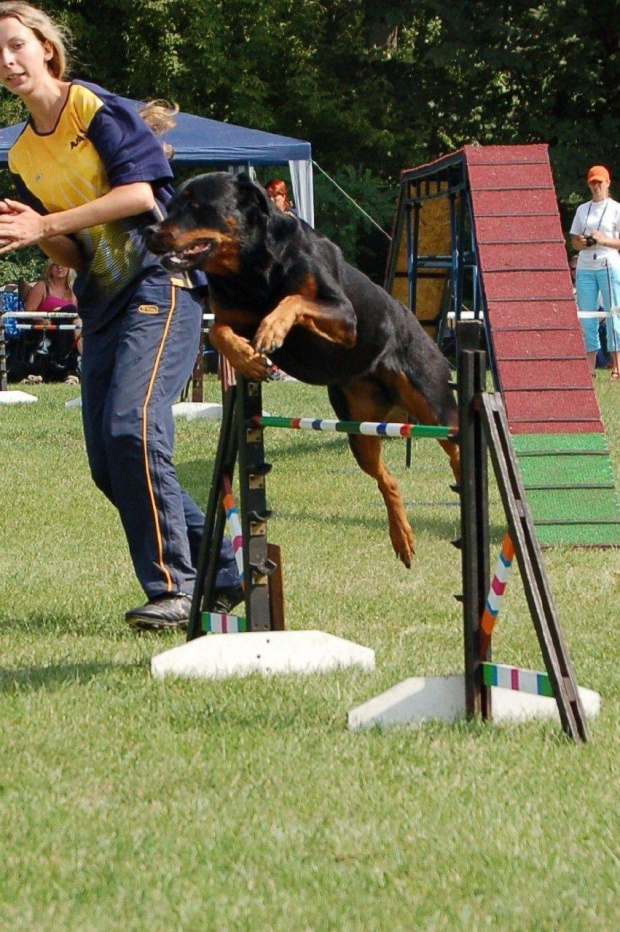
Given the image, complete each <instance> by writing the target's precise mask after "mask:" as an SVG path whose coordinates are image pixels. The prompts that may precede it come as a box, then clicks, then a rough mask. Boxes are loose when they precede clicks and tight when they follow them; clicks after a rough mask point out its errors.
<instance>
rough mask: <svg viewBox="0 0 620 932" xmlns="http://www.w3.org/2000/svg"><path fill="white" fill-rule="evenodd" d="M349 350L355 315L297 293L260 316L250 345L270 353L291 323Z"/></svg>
mask: <svg viewBox="0 0 620 932" xmlns="http://www.w3.org/2000/svg"><path fill="white" fill-rule="evenodd" d="M296 325H297V326H300V327H304V328H305V329H306V330H309V331H310V332H311V333H316V334H317V336H320V337H323V338H324V339H325V340H329V341H330V343H339V344H341V345H342V346H344V347H345V348H346V349H352V347H354V346H355V341H356V328H355V317H354V315H353V312H352V311H351V314H350V315H347V314H344V313H339V312H338V309H337V308H334V307H333V306H332V305H331V304H328V303H327V302H326V301H313V300H309V299H308V298H305V297H304V296H303V295H301V294H292V295H287V296H286V298H283V299H282V301H280V303H279V304H278V306H277V307H276V308H274V310H273V311H272V312H271V313H270V314H267V316H266V317H265V318H263V320H262V322H261V324H260V327H259V328H258V330H257V331H256V336H255V337H254V346H255V347H256V349H257V350H259V351H260V352H262V353H273V352H274V351H275V350H277V349H279V348H280V347H281V346H282V344H283V343H284V341H285V339H286V337H287V334H288V333H289V331H290V330H291V328H292V327H294V326H296Z"/></svg>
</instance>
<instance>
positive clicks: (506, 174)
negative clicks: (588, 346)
mask: <svg viewBox="0 0 620 932" xmlns="http://www.w3.org/2000/svg"><path fill="white" fill-rule="evenodd" d="M440 199H443V201H444V205H443V207H442V208H441V210H440V208H439V207H438V206H437V202H438V200H440ZM440 214H441V216H442V217H443V224H442V236H441V237H435V240H436V242H437V248H436V249H435V250H432V249H431V248H430V247H431V245H432V243H433V236H432V235H431V233H432V229H433V228H434V226H435V224H436V220H435V218H436V216H438V215H440ZM430 275H434V276H435V283H437V282H439V283H440V286H441V287H440V288H439V290H437V289H436V291H435V292H434V293H433V295H430V293H429V294H425V293H424V292H423V285H424V282H425V280H426V279H428V277H429V276H430ZM386 288H387V290H388V291H390V292H391V293H392V294H394V296H395V297H398V298H399V299H400V300H403V299H404V298H407V297H408V303H409V306H410V307H411V308H412V310H413V311H414V313H416V315H418V316H419V318H420V321H421V323H422V324H423V326H426V327H427V330H429V332H434V331H432V330H430V329H429V327H428V324H427V322H428V321H430V322H432V324H433V326H434V328H435V331H436V332H437V334H438V337H439V339H441V338H442V335H443V334H444V333H445V330H446V326H447V324H446V321H447V315H448V311H449V309H452V312H453V314H454V315H455V316H456V317H459V316H460V315H461V313H462V310H463V309H464V308H470V309H471V310H472V311H473V314H474V316H475V317H476V318H481V319H484V322H485V330H486V335H487V345H488V350H489V355H490V358H491V363H492V370H493V375H494V379H495V383H496V388H497V389H498V390H499V391H501V393H502V395H503V398H504V405H505V408H506V414H507V417H508V424H509V428H510V432H511V435H512V439H513V442H514V445H515V447H516V449H517V454H518V456H519V463H520V466H521V470H522V473H523V477H524V482H525V487H526V490H527V491H528V501H529V504H530V507H531V510H532V513H533V516H534V523H535V525H536V527H537V531H538V535H539V538H540V541H541V543H542V544H555V543H562V544H570V545H583V546H620V504H619V502H618V496H617V492H616V487H615V479H614V475H613V468H612V464H611V458H610V455H609V449H608V447H607V443H606V439H605V436H604V428H603V424H602V421H601V415H600V410H599V406H598V402H597V398H596V394H595V392H594V388H593V384H592V378H591V376H590V373H589V370H588V364H587V357H586V352H585V345H584V340H583V335H582V330H581V326H580V324H579V319H578V317H577V309H576V305H575V299H574V295H573V286H572V281H571V278H570V272H569V268H568V260H567V255H566V246H565V241H564V236H563V232H562V227H561V223H560V216H559V212H558V207H557V198H556V193H555V187H554V184H553V177H552V173H551V165H550V163H549V156H548V149H547V146H546V145H528V146H465V147H464V148H463V149H460V150H459V151H458V152H455V153H452V154H451V155H447V156H443V157H442V158H440V159H437V160H436V161H435V162H431V163H429V164H428V165H422V166H420V167H419V168H413V169H406V170H405V171H403V173H402V175H401V191H400V196H399V201H398V209H397V215H396V221H395V224H394V237H393V242H392V247H391V251H390V257H389V260H388V273H387V276H386ZM431 298H432V301H434V302H435V304H434V306H431V303H432V302H431V300H430V299H431ZM404 303H407V300H405V301H404ZM418 308H419V309H420V313H419V314H418Z"/></svg>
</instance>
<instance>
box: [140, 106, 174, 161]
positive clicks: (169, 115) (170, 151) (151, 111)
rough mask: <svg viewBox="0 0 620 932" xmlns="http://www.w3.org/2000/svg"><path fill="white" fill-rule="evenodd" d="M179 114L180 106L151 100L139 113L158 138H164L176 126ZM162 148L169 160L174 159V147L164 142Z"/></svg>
mask: <svg viewBox="0 0 620 932" xmlns="http://www.w3.org/2000/svg"><path fill="white" fill-rule="evenodd" d="M178 112H179V105H178V104H170V103H168V101H167V100H149V101H148V102H147V103H145V104H144V106H143V107H140V109H139V110H138V113H139V114H140V116H141V117H142V119H143V120H144V122H145V123H146V124H147V126H150V127H151V129H152V130H153V132H154V133H155V135H156V136H163V135H164V133H167V132H168V131H169V130H171V129H173V128H174V127H175V126H176V123H177V121H176V119H175V117H176V115H177V113H178ZM162 148H163V150H164V153H165V155H166V158H167V159H172V158H174V146H172V145H170V143H169V142H162Z"/></svg>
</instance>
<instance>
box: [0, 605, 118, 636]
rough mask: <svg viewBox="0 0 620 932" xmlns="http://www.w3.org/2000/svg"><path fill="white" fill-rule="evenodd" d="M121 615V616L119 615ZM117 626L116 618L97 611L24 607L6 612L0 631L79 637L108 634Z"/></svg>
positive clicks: (0, 623) (0, 624)
mask: <svg viewBox="0 0 620 932" xmlns="http://www.w3.org/2000/svg"><path fill="white" fill-rule="evenodd" d="M119 617H121V616H120V615H119ZM116 627H117V623H116V619H114V620H112V619H105V620H104V619H102V618H101V617H100V616H99V617H98V616H97V614H96V612H94V611H93V612H89V613H86V612H84V611H77V610H76V612H75V614H68V613H66V612H63V613H59V612H36V613H30V612H29V611H28V609H24V610H23V613H21V614H17V613H14V614H9V613H7V612H5V613H4V618H3V619H2V621H0V633H3V632H5V631H19V633H20V634H23V635H37V634H42V635H49V634H62V635H76V636H78V637H85V636H89V637H92V636H93V635H94V634H102V633H103V632H105V633H106V634H107V633H108V632H110V631H111V630H113V628H116Z"/></svg>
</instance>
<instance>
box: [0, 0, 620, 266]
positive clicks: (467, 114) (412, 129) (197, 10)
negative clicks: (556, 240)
mask: <svg viewBox="0 0 620 932" xmlns="http://www.w3.org/2000/svg"><path fill="white" fill-rule="evenodd" d="M46 8H48V9H49V11H50V12H51V13H52V14H53V15H56V16H57V17H58V18H59V19H60V20H61V21H62V22H63V23H64V24H66V25H67V26H68V27H69V28H70V29H71V30H72V32H73V34H74V38H75V43H74V45H75V47H74V55H73V57H74V63H75V64H74V71H75V72H76V73H78V74H80V76H83V77H85V78H88V79H90V80H94V81H96V82H99V83H101V84H104V85H105V86H109V87H111V88H112V89H114V90H116V91H118V92H119V93H122V94H126V95H129V96H133V97H138V98H142V99H147V98H154V97H165V98H168V99H171V100H175V101H177V102H178V103H179V105H180V106H181V108H182V109H184V110H187V111H190V112H194V113H197V114H200V115H204V116H210V117H213V118H215V119H219V120H228V121H230V122H234V123H238V124H241V125H247V126H250V127H256V128H260V129H264V130H268V131H274V132H279V133H283V134H285V135H291V136H298V137H302V138H306V139H309V140H310V141H311V142H312V146H313V153H314V156H315V158H316V160H317V162H318V163H319V164H320V165H322V166H323V167H324V168H325V169H326V170H327V171H329V172H330V173H331V174H334V175H335V176H338V175H339V174H340V175H341V176H342V177H343V178H344V180H345V181H347V182H350V183H351V184H352V186H353V188H354V189H355V193H353V192H350V193H352V194H353V196H354V197H356V199H357V193H358V191H359V185H357V183H356V177H357V176H359V177H360V178H363V177H364V173H368V177H369V178H370V179H371V183H370V184H369V185H368V187H367V191H366V193H367V195H368V197H369V200H364V199H362V200H361V201H360V202H361V203H362V206H364V207H365V209H366V210H368V212H369V213H373V211H374V210H378V214H379V223H380V224H381V225H384V220H383V216H384V211H383V208H382V206H381V205H377V204H374V205H373V210H371V209H370V199H371V198H372V197H373V195H372V194H371V192H374V191H375V190H376V191H379V187H380V185H386V186H388V187H391V188H392V189H395V186H396V183H397V179H398V175H399V172H400V171H401V170H402V169H403V168H405V167H410V166H412V165H417V164H421V163H423V162H426V161H429V160H431V159H433V158H436V157H438V156H440V155H442V154H444V153H445V152H448V151H451V150H454V149H456V148H459V147H460V146H462V145H464V144H466V143H480V144H491V143H503V144H509V143H529V142H547V143H549V145H550V152H551V159H552V162H553V166H554V170H555V177H556V183H557V189H558V193H559V196H560V200H561V203H562V205H563V209H564V210H565V211H566V216H568V214H569V213H570V211H572V209H573V207H574V204H575V203H576V202H577V201H579V200H580V199H582V198H583V196H584V194H585V193H586V189H585V185H584V180H583V179H584V174H585V170H586V168H587V166H588V164H592V163H594V162H597V163H598V162H602V163H603V164H608V165H609V166H610V167H611V168H612V173H614V172H615V171H618V170H620V132H619V130H620V55H619V53H618V43H617V31H616V30H614V29H613V28H611V26H610V24H611V23H614V22H615V21H616V19H617V13H618V8H617V0H599V2H597V3H596V4H594V5H592V4H590V5H587V4H583V3H578V2H577V0H541V2H539V3H537V4H525V3H514V2H510V0H501V2H498V0H479V2H476V3H472V2H470V0H398V2H395V3H391V4H389V5H386V4H385V3H383V2H380V0H355V2H354V3H351V2H350V0H329V2H327V0H308V2H305V3H297V2H295V0H226V2H223V0H134V2H132V3H127V2H126V0H98V2H97V3H93V2H92V0H49V2H48V3H47V4H46ZM103 37H105V41H102V38H103ZM19 115H20V110H19V106H18V104H17V103H16V102H15V101H14V100H12V99H11V100H5V99H3V100H2V101H1V102H0V118H1V119H3V120H4V121H5V122H12V121H13V120H14V119H15V118H17V117H18V116H19ZM378 186H379V187H378ZM345 187H346V185H345ZM323 197H325V198H326V200H325V202H323ZM380 200H381V201H383V198H382V196H381V197H380ZM347 211H348V207H347V206H346V204H345V202H344V201H343V202H342V204H341V206H340V208H338V207H337V206H336V204H335V200H334V199H333V198H332V196H331V193H328V189H327V188H326V187H325V186H324V185H323V184H322V183H319V185H318V210H317V214H318V216H319V217H320V218H321V220H320V222H322V219H323V218H324V219H325V221H326V223H327V226H328V228H329V229H332V226H333V225H335V224H336V223H337V225H338V227H339V230H340V231H341V233H342V242H343V244H344V248H345V251H346V252H347V254H348V255H352V256H354V257H356V259H359V258H361V261H363V262H364V263H366V262H367V261H368V253H369V252H370V253H375V252H376V251H377V249H376V248H375V246H374V244H373V245H372V246H371V247H370V249H369V248H368V247H367V246H365V245H364V241H365V240H366V239H367V233H366V230H365V226H364V223H365V222H364V221H362V220H361V219H360V220H359V222H358V223H357V229H356V230H354V229H353V227H355V225H356V224H355V222H354V221H353V220H352V219H348V214H347ZM336 214H338V216H336ZM360 216H361V215H360ZM332 218H334V219H332ZM343 221H344V226H343ZM373 235H374V234H373Z"/></svg>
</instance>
